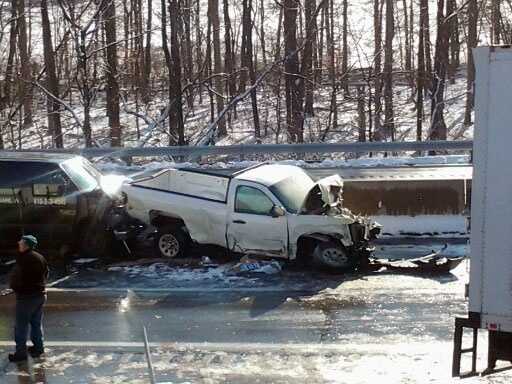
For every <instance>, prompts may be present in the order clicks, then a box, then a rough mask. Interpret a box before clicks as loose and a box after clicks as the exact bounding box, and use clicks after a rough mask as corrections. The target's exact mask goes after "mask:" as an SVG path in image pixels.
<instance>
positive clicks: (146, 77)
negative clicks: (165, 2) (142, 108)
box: [142, 0, 153, 104]
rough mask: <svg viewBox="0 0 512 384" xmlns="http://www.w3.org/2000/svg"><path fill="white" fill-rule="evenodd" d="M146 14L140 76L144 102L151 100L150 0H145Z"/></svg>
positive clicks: (151, 7) (151, 13)
mask: <svg viewBox="0 0 512 384" xmlns="http://www.w3.org/2000/svg"><path fill="white" fill-rule="evenodd" d="M147 7H148V16H147V20H146V31H145V34H146V46H145V47H144V74H143V76H142V100H143V101H144V103H145V104H148V103H149V102H150V101H151V84H150V79H151V32H150V31H151V28H152V26H151V24H152V18H153V4H152V0H147Z"/></svg>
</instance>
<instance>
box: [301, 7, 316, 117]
mask: <svg viewBox="0 0 512 384" xmlns="http://www.w3.org/2000/svg"><path fill="white" fill-rule="evenodd" d="M315 8H316V0H306V1H305V3H304V16H305V17H304V18H305V20H306V41H305V44H304V52H303V54H302V71H301V72H302V76H303V77H304V79H305V84H304V88H305V103H304V114H305V115H307V116H313V115H314V111H313V91H314V81H315V79H314V73H313V42H314V40H315V36H316V15H315V14H314V12H315Z"/></svg>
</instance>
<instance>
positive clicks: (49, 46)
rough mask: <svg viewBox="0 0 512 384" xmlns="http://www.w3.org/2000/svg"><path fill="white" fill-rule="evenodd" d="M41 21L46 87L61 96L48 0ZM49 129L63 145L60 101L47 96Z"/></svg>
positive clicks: (42, 6) (43, 5)
mask: <svg viewBox="0 0 512 384" xmlns="http://www.w3.org/2000/svg"><path fill="white" fill-rule="evenodd" d="M41 23H42V27H43V53H44V65H45V67H46V89H47V90H48V91H49V92H50V93H51V94H53V95H54V96H55V97H56V98H59V82H58V80H57V75H56V73H55V52H54V51H53V43H52V31H51V28H50V19H49V17H48V2H47V0H41ZM46 105H47V112H48V130H49V131H50V134H51V135H52V142H53V145H55V146H56V147H57V148H62V147H63V140H62V127H61V122H60V113H59V107H60V106H59V103H58V102H56V101H55V100H54V99H53V98H51V97H49V96H47V100H46Z"/></svg>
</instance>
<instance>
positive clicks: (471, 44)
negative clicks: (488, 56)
mask: <svg viewBox="0 0 512 384" xmlns="http://www.w3.org/2000/svg"><path fill="white" fill-rule="evenodd" d="M467 12H468V40H467V92H466V108H465V113H464V124H465V125H470V124H471V111H472V110H473V106H474V103H475V94H474V88H473V84H474V82H475V62H474V60H473V52H472V49H473V48H475V47H476V45H477V39H478V29H477V28H478V27H477V25H478V3H477V0H469V3H468V11H467Z"/></svg>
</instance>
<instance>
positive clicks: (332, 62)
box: [325, 0, 338, 129]
mask: <svg viewBox="0 0 512 384" xmlns="http://www.w3.org/2000/svg"><path fill="white" fill-rule="evenodd" d="M325 4H326V7H328V8H327V9H328V17H327V31H328V34H327V40H328V43H327V45H328V46H329V76H330V79H331V87H332V90H331V105H330V112H329V124H328V125H329V126H328V129H331V128H334V129H337V128H338V85H337V83H336V49H335V46H334V19H335V18H334V0H329V1H327V2H326V3H325Z"/></svg>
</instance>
